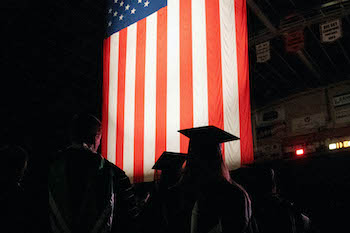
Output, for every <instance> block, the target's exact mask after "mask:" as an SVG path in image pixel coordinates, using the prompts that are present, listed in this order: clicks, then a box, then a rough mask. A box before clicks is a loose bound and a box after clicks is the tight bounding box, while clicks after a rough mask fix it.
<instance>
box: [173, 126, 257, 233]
mask: <svg viewBox="0 0 350 233" xmlns="http://www.w3.org/2000/svg"><path fill="white" fill-rule="evenodd" d="M180 132H181V133H182V134H184V135H185V136H187V137H189V138H190V145H189V150H188V155H187V162H186V166H185V168H184V172H183V175H182V177H181V178H180V181H179V183H178V184H177V185H176V186H175V187H173V188H172V189H171V191H172V192H173V195H172V197H174V196H176V197H177V198H174V199H175V200H174V201H173V202H172V203H170V202H169V204H171V205H169V206H168V207H167V208H168V210H169V211H168V213H169V217H168V219H169V225H168V230H167V231H166V232H184V233H187V232H191V233H207V232H211V233H214V232H251V231H252V229H251V206H250V199H249V197H248V194H247V193H246V192H245V190H244V189H243V188H242V187H240V186H239V185H238V184H236V183H235V182H233V181H232V180H231V178H230V176H229V172H228V169H227V167H226V166H225V164H224V162H223V158H222V154H221V148H220V143H223V142H227V141H231V140H235V139H238V138H237V137H235V136H233V135H231V134H229V133H227V132H225V131H222V130H220V129H218V128H216V127H211V126H209V127H200V128H194V129H188V130H181V131H180Z"/></svg>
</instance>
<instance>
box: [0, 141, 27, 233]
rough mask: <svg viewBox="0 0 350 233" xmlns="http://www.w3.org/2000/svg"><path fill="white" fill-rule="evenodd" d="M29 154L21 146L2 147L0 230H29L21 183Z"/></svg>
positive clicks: (0, 161) (0, 154)
mask: <svg viewBox="0 0 350 233" xmlns="http://www.w3.org/2000/svg"><path fill="white" fill-rule="evenodd" d="M27 161H28V155H27V152H25V151H24V150H23V149H22V148H21V147H18V146H5V147H3V148H0V188H1V191H0V210H1V213H2V214H1V218H0V231H1V232H4V233H23V232H28V222H29V220H28V218H29V216H28V211H27V210H26V206H27V205H26V203H25V201H24V200H25V198H24V190H23V189H22V187H21V185H20V183H21V180H22V178H23V176H24V172H25V170H26V168H27Z"/></svg>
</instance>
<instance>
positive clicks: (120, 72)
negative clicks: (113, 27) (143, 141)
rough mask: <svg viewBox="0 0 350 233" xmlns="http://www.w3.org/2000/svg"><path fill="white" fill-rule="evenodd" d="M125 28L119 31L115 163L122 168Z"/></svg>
mask: <svg viewBox="0 0 350 233" xmlns="http://www.w3.org/2000/svg"><path fill="white" fill-rule="evenodd" d="M126 40H127V28H124V29H122V30H121V31H119V58H118V97H117V101H118V104H117V144H116V165H117V166H118V167H119V168H121V169H123V151H124V105H125V69H126Z"/></svg>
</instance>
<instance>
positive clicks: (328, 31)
mask: <svg viewBox="0 0 350 233" xmlns="http://www.w3.org/2000/svg"><path fill="white" fill-rule="evenodd" d="M320 34H321V41H322V42H333V41H335V40H337V39H339V38H340V37H342V28H341V21H340V19H336V20H333V21H330V22H327V23H324V24H321V25H320Z"/></svg>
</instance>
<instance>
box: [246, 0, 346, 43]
mask: <svg viewBox="0 0 350 233" xmlns="http://www.w3.org/2000/svg"><path fill="white" fill-rule="evenodd" d="M251 2H253V0H247V3H248V6H249V7H250V9H252V11H253V12H254V13H255V14H256V16H257V17H258V18H259V19H260V20H261V21H262V22H263V23H264V24H265V21H266V19H267V18H266V16H264V18H265V19H264V18H261V16H259V14H260V13H261V14H263V13H262V12H261V10H260V12H259V11H257V10H256V9H255V8H256V7H258V6H257V5H256V4H255V3H253V5H252V7H251V6H250V4H251ZM348 15H350V1H349V2H348V1H347V2H343V4H341V5H339V7H338V8H336V9H333V10H328V11H327V12H323V11H320V9H318V10H311V11H309V12H306V13H304V15H302V17H301V19H300V20H296V21H293V22H290V23H285V24H282V25H280V27H279V28H278V29H277V28H276V27H274V28H275V29H274V30H270V26H269V27H268V26H266V27H267V29H266V30H261V31H259V32H258V33H256V35H254V36H251V37H250V38H249V46H253V45H255V44H258V43H261V42H264V41H267V40H271V39H273V38H275V37H277V36H283V34H284V33H287V32H290V31H293V30H296V29H302V28H304V27H308V26H311V25H314V24H319V23H322V22H325V21H328V20H332V19H336V18H344V17H345V18H346V19H347V16H348ZM267 20H268V19H267ZM268 22H269V20H268ZM269 24H271V23H269ZM271 25H272V24H271Z"/></svg>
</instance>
